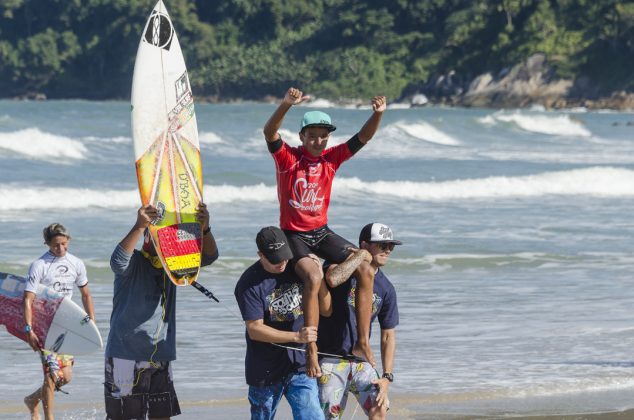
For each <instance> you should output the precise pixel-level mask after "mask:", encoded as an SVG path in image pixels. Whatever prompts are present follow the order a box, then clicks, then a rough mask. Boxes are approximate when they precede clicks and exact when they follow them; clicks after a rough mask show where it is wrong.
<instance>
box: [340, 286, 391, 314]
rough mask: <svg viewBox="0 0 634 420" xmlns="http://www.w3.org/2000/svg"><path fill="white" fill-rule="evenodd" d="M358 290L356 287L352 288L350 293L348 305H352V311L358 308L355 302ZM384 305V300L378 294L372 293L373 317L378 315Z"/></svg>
mask: <svg viewBox="0 0 634 420" xmlns="http://www.w3.org/2000/svg"><path fill="white" fill-rule="evenodd" d="M356 289H357V288H356V286H352V287H351V288H350V291H349V292H348V305H350V307H351V308H352V309H354V308H355V307H356V300H355V294H356ZM382 303H383V298H382V297H381V296H379V295H378V294H376V293H372V316H374V315H376V313H377V312H378V311H379V308H380V307H381V304H382Z"/></svg>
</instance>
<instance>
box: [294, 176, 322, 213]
mask: <svg viewBox="0 0 634 420" xmlns="http://www.w3.org/2000/svg"><path fill="white" fill-rule="evenodd" d="M320 191H321V187H320V186H319V183H317V182H308V181H307V180H306V178H299V179H298V180H297V181H295V185H293V198H291V199H290V200H288V203H289V204H290V205H291V206H292V207H294V208H296V209H299V210H306V211H311V212H318V211H319V210H321V208H322V207H323V206H324V204H323V201H324V196H323V195H322V196H320V195H319V192H320Z"/></svg>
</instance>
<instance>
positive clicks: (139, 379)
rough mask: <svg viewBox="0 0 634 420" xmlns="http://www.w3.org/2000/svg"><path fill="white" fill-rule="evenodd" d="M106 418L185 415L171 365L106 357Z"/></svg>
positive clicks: (122, 418)
mask: <svg viewBox="0 0 634 420" xmlns="http://www.w3.org/2000/svg"><path fill="white" fill-rule="evenodd" d="M104 396H105V400H106V401H105V402H106V419H108V420H130V419H146V418H148V417H149V418H164V417H173V416H177V415H179V414H180V413H181V410H180V406H179V404H178V398H176V391H175V390H174V383H173V382H172V372H171V366H170V362H154V363H152V364H150V363H149V362H139V361H134V360H124V359H117V358H116V357H114V358H113V357H106V363H105V382H104Z"/></svg>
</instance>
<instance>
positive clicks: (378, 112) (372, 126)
mask: <svg viewBox="0 0 634 420" xmlns="http://www.w3.org/2000/svg"><path fill="white" fill-rule="evenodd" d="M385 108H387V100H386V99H385V96H375V97H374V98H372V115H370V118H368V120H367V121H366V122H365V124H364V125H363V127H361V130H359V141H360V142H361V143H363V144H366V143H367V142H369V141H370V139H372V137H374V134H376V132H377V130H378V129H379V125H380V124H381V118H383V112H384V111H385Z"/></svg>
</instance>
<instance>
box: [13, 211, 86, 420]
mask: <svg viewBox="0 0 634 420" xmlns="http://www.w3.org/2000/svg"><path fill="white" fill-rule="evenodd" d="M43 236H44V243H45V244H46V245H47V246H48V251H47V252H46V253H45V254H44V255H42V256H41V257H40V258H38V259H37V260H35V261H34V262H33V263H32V264H31V266H30V267H29V276H28V280H27V283H26V287H25V288H24V299H23V305H24V306H23V308H24V332H26V334H27V339H28V343H29V345H30V346H31V348H32V349H33V351H37V352H39V353H40V356H41V358H42V365H43V369H44V383H43V384H42V386H41V387H39V388H38V389H37V390H35V391H34V392H33V393H32V394H30V395H28V396H26V397H25V398H24V403H25V404H26V406H27V407H28V409H29V411H30V413H31V418H32V419H39V418H40V415H39V412H38V406H39V403H40V401H42V408H43V410H44V417H45V418H46V419H47V420H48V419H53V418H54V414H53V408H54V402H55V401H54V400H55V391H56V390H60V388H61V387H62V386H63V385H65V384H67V383H68V382H70V380H71V377H72V368H73V363H74V358H73V356H71V355H68V354H58V353H55V352H52V351H48V350H44V349H43V338H41V337H38V336H37V334H35V331H33V328H32V326H33V301H34V300H35V295H36V294H37V290H38V285H40V284H41V285H43V286H48V287H50V288H52V289H53V290H55V291H56V292H59V293H61V294H63V295H65V296H67V297H68V298H70V297H71V296H72V295H73V286H77V287H79V291H80V292H81V300H82V303H83V305H84V309H85V310H86V313H87V314H88V316H89V317H90V319H92V320H93V321H94V320H95V310H94V306H93V301H92V295H91V294H90V289H89V288H88V277H87V276H86V267H85V265H84V263H83V261H82V260H80V259H79V258H77V257H75V256H74V255H72V254H71V253H69V252H68V246H69V243H70V234H69V233H68V230H67V229H66V228H65V227H64V226H63V225H61V224H59V223H53V224H51V225H49V226H47V227H45V228H44V231H43Z"/></svg>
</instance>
